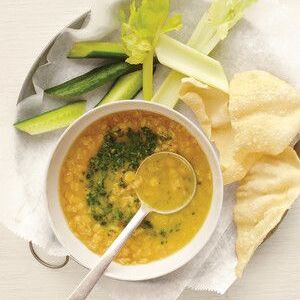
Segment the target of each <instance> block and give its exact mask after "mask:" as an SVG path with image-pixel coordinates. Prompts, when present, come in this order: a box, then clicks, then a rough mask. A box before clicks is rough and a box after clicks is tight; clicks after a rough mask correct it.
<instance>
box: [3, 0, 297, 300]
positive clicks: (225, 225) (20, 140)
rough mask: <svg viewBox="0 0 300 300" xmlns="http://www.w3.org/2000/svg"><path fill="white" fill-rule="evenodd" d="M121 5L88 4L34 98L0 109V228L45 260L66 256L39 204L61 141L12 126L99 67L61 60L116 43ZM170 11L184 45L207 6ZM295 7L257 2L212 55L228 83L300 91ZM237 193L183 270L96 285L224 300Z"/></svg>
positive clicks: (230, 277) (92, 98) (136, 294)
mask: <svg viewBox="0 0 300 300" xmlns="http://www.w3.org/2000/svg"><path fill="white" fill-rule="evenodd" d="M123 2H128V1H127V0H126V1H121V0H110V1H109V0H98V1H96V0H95V1H94V2H93V6H92V15H91V18H89V17H88V18H87V20H86V22H85V23H84V28H83V29H81V30H77V31H75V30H66V31H65V32H64V33H63V34H62V35H60V36H59V37H58V39H57V40H56V42H55V44H54V46H53V47H52V49H51V50H50V52H49V53H48V57H47V58H48V61H49V63H48V64H46V65H44V66H41V67H39V69H38V70H37V72H36V73H35V74H34V76H33V83H34V87H35V90H36V93H37V94H36V95H33V96H31V97H29V98H28V99H26V100H24V101H22V102H21V103H20V104H19V105H18V108H17V109H16V107H15V106H13V105H6V103H5V101H1V102H0V128H1V146H0V178H1V192H2V199H1V202H0V221H1V222H2V223H3V224H4V225H6V226H7V227H8V228H9V229H10V230H12V231H13V232H14V233H15V234H17V235H19V236H20V237H22V238H24V239H26V240H32V241H33V242H34V243H35V244H37V245H39V246H41V247H43V248H45V249H46V250H47V251H48V253H49V254H53V255H64V254H66V253H65V250H64V249H63V247H62V246H61V245H60V244H59V243H58V241H57V240H56V238H55V236H54V234H53V232H52V230H51V227H50V225H49V222H48V217H47V209H46V200H45V197H44V178H45V173H46V167H47V161H48V160H49V156H50V154H51V152H52V150H53V148H54V146H55V143H56V141H57V139H58V137H59V136H60V135H61V133H62V132H63V131H62V130H61V131H58V132H54V133H50V134H45V135H41V136H35V137H31V136H28V135H25V134H22V133H19V132H16V131H15V130H14V129H13V127H12V125H11V124H12V123H13V119H14V118H16V117H15V115H16V113H17V118H18V119H23V118H26V117H28V116H31V115H33V114H35V113H37V112H41V111H45V110H49V109H50V108H53V107H56V106H60V105H62V104H63V103H64V101H62V100H55V99H49V98H48V97H46V96H45V97H43V89H44V88H46V87H49V86H52V85H54V84H57V83H61V82H63V81H64V80H66V79H70V78H72V77H74V76H76V75H79V74H82V73H84V72H86V71H88V70H90V69H92V68H93V67H95V66H97V65H98V64H99V60H94V59H92V60H75V61H74V60H68V59H66V58H65V57H66V53H67V51H68V49H69V48H70V46H71V44H72V43H73V41H74V40H84V39H95V38H97V39H101V38H105V39H116V38H117V37H118V34H117V33H116V32H115V30H116V29H117V28H118V22H117V19H116V15H117V14H116V10H117V9H118V7H119V6H120V5H121V4H122V3H123ZM172 5H173V9H174V10H176V11H178V12H180V13H182V15H183V20H184V28H183V30H182V31H181V32H180V33H175V34H173V35H174V36H175V37H176V38H178V39H180V40H181V41H183V42H185V41H186V40H187V39H188V37H189V36H190V35H191V33H192V31H193V28H194V27H195V24H197V22H198V21H199V19H200V17H201V15H202V13H203V12H204V11H205V10H206V9H207V8H208V6H209V3H208V2H206V1H199V0H185V1H183V0H173V1H172ZM299 15H300V2H299V1H298V0H289V1H286V0H260V1H259V2H258V3H257V4H256V5H254V6H253V7H251V8H250V9H249V11H248V12H247V16H246V18H245V20H243V21H241V22H240V23H239V24H238V25H237V26H236V27H235V28H234V30H233V31H232V32H231V34H230V36H229V37H228V38H227V39H226V40H225V41H224V42H222V43H221V45H220V46H219V47H218V48H217V49H216V50H215V51H214V53H213V54H212V55H213V56H214V57H215V58H216V59H219V60H220V61H221V62H222V64H223V65H224V68H225V70H226V73H227V74H228V77H229V78H230V77H231V76H232V74H233V73H235V72H239V71H245V70H250V69H263V70H266V71H269V72H272V73H274V74H275V75H277V76H278V77H280V78H282V79H284V80H286V81H288V82H290V83H291V84H293V85H295V86H296V87H298V88H299V87H300V76H299V75H300V60H299V53H300V35H299V28H300V18H299ZM166 72H167V70H166V69H165V68H163V67H160V68H159V70H157V72H156V75H155V77H156V78H155V81H156V85H158V84H159V83H160V82H161V81H162V79H163V78H164V76H165V74H166ZM104 91H105V88H101V89H98V90H97V91H94V92H92V93H89V94H88V95H87V96H85V97H84V99H87V100H89V107H92V106H93V104H94V103H96V101H98V100H99V99H100V97H101V95H102V94H103V93H104ZM178 109H179V110H180V111H181V112H182V113H184V114H186V115H188V116H189V117H191V118H193V115H192V114H191V112H190V111H189V110H188V109H187V108H186V107H184V106H183V105H179V106H178ZM234 189H235V186H234V185H231V186H228V187H226V188H225V198H224V205H223V209H222V215H221V218H220V221H219V224H218V226H217V229H216V231H215V232H214V234H213V236H212V238H211V239H210V241H209V242H208V244H207V245H206V246H205V247H204V248H203V249H202V250H201V251H200V253H199V254H198V255H197V256H196V257H195V258H194V259H193V260H192V261H191V262H190V263H188V264H187V265H186V266H184V267H182V268H180V269H179V270H177V271H176V272H173V273H172V274H169V275H167V276H164V277H162V278H159V279H155V280H151V281H145V282H139V283H134V282H121V281H117V280H112V279H109V278H103V279H102V280H101V284H102V286H103V289H105V290H106V291H107V293H108V294H110V296H112V297H113V298H114V299H122V300H125V299H131V300H135V299H136V300H142V299H145V300H148V299H149V300H150V299H151V300H152V299H158V300H160V299H168V300H170V299H171V300H172V299H176V298H177V297H178V296H179V295H180V294H181V292H182V291H183V289H184V288H186V287H190V288H193V289H195V290H211V291H216V292H218V293H224V292H225V291H226V290H227V289H228V288H229V287H230V285H231V284H232V283H233V282H234V280H235V279H236V277H235V273H234V267H235V264H236V257H235V252H234V243H235V229H234V225H233V223H232V208H233V203H234Z"/></svg>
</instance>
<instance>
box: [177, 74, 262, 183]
mask: <svg viewBox="0 0 300 300" xmlns="http://www.w3.org/2000/svg"><path fill="white" fill-rule="evenodd" d="M180 99H181V100H182V101H183V102H184V103H185V104H186V105H187V106H189V107H190V109H191V110H192V111H193V112H194V113H195V115H196V117H197V119H198V121H199V123H200V125H201V127H202V128H203V129H204V131H205V132H206V134H207V136H208V137H209V138H210V139H211V140H212V141H213V142H214V143H215V144H216V147H217V148H218V150H219V153H220V163H221V168H222V171H223V179H224V183H225V184H228V183H231V182H234V181H237V180H239V179H241V178H243V177H244V176H245V174H246V172H247V171H248V170H249V168H250V167H251V166H252V165H253V164H254V162H255V161H256V160H257V159H258V158H259V157H260V156H261V155H259V156H258V155H253V156H251V157H249V158H247V159H246V160H244V161H237V160H236V159H235V156H234V154H235V144H234V132H233V130H232V127H231V122H230V116H229V110H228V101H229V96H228V95H227V94H225V93H224V92H222V91H219V90H217V89H215V88H212V87H209V86H207V85H205V84H202V83H201V82H199V81H197V80H195V79H193V78H184V79H182V85H181V89H180Z"/></svg>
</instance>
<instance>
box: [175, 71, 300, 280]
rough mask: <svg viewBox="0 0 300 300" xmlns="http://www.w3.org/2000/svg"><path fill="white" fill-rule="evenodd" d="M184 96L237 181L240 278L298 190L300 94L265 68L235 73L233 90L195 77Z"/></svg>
mask: <svg viewBox="0 0 300 300" xmlns="http://www.w3.org/2000/svg"><path fill="white" fill-rule="evenodd" d="M180 98H181V100H183V101H184V102H185V103H186V104H187V105H188V106H189V107H190V108H191V109H192V110H193V112H194V113H195V115H196V117H197V119H198V120H199V122H200V124H201V126H202V128H203V129H204V131H205V132H206V134H207V136H208V137H209V138H210V139H211V141H213V142H214V143H215V145H216V147H217V148H218V150H219V153H220V162H221V167H222V172H223V177H224V183H225V184H230V183H232V182H236V181H239V187H238V189H237V193H236V205H235V209H234V220H235V224H236V228H237V240H236V253H237V257H238V265H237V268H236V273H237V276H239V277H240V276H241V275H242V273H243V271H244V268H245V266H246V264H247V263H248V261H249V260H250V258H251V256H252V255H253V253H254V251H255V250H256V248H257V247H258V246H259V245H260V244H261V243H262V242H263V241H264V239H265V238H266V237H267V235H268V233H269V232H270V231H272V229H274V228H275V227H276V225H277V224H278V223H279V222H280V220H281V219H282V217H283V215H284V214H285V213H286V211H287V210H288V209H289V208H290V207H291V205H292V204H293V202H294V201H295V200H296V198H297V197H298V196H299V194H300V161H299V158H298V156H297V153H296V152H295V150H294V149H293V145H294V144H295V142H296V139H297V134H298V133H300V92H299V91H297V90H296V89H295V88H293V87H292V86H290V85H289V84H288V83H286V82H284V81H282V80H280V79H279V78H277V77H275V76H273V75H271V74H269V73H267V72H264V71H250V72H244V73H240V74H236V75H235V76H234V78H233V79H232V81H231V82H230V88H229V94H225V93H223V92H222V91H219V90H216V89H214V88H211V87H209V86H207V85H204V84H202V83H200V82H198V81H195V80H194V79H190V78H184V79H183V80H182V85H181V90H180Z"/></svg>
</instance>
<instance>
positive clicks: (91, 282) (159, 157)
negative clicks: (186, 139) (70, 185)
mask: <svg viewBox="0 0 300 300" xmlns="http://www.w3.org/2000/svg"><path fill="white" fill-rule="evenodd" d="M166 157H168V158H171V159H173V160H176V161H177V163H180V164H182V165H184V166H185V167H186V169H187V170H188V172H189V175H190V176H191V177H190V178H191V179H192V182H191V183H192V189H191V190H190V191H189V194H188V195H186V198H185V199H183V200H184V201H181V203H180V205H179V206H178V207H169V209H168V210H162V209H157V208H155V207H151V206H150V205H149V204H147V199H142V197H141V193H140V188H138V189H137V195H138V197H139V199H140V201H141V207H140V209H139V210H138V211H137V213H136V214H135V216H134V217H133V218H132V219H131V221H130V222H129V223H128V225H127V226H126V227H125V228H124V230H123V231H122V232H121V233H120V235H119V236H118V237H117V238H116V239H115V240H114V242H113V243H112V244H111V246H110V247H109V248H108V249H107V250H106V252H105V253H104V254H103V256H102V257H101V259H100V261H99V263H98V264H97V265H96V266H95V267H94V268H93V269H92V270H91V271H90V272H89V273H88V274H87V275H86V277H85V278H84V279H83V280H82V281H81V283H80V284H79V286H78V287H77V288H76V289H75V290H74V291H73V293H72V294H71V295H70V297H69V298H68V299H69V300H82V299H86V298H87V296H88V295H89V294H90V292H91V291H92V289H93V288H94V286H95V284H96V283H97V282H98V280H99V279H100V277H101V276H102V275H103V273H104V272H105V270H106V269H107V268H108V266H109V265H110V263H111V262H112V260H113V259H114V257H116V255H117V254H118V253H119V252H120V250H121V249H122V247H123V246H124V244H125V242H126V241H127V240H128V238H129V237H130V236H131V234H132V233H133V231H134V230H135V229H136V228H137V227H138V226H139V225H140V223H141V222H142V221H143V219H144V218H145V217H146V216H147V215H148V214H149V213H150V212H157V213H159V214H172V213H175V212H178V211H179V210H181V209H183V208H184V207H186V206H187V205H188V204H189V203H190V201H191V200H192V199H193V197H194V195H195V192H196V174H195V171H194V169H193V167H192V166H191V164H190V163H189V162H188V161H187V160H186V159H185V158H184V157H182V156H180V155H178V154H175V153H172V152H159V153H156V154H153V155H151V156H149V157H148V158H146V159H145V160H144V161H143V162H142V164H141V165H140V167H139V168H138V170H137V176H139V174H142V173H143V171H145V170H146V168H148V167H149V164H151V163H153V162H154V163H155V167H156V168H157V167H158V168H160V165H159V163H158V162H159V161H161V162H164V161H165V158H166ZM159 171H160V172H163V171H164V169H163V167H162V168H161V169H160V170H159ZM161 196H162V197H163V196H164V195H161Z"/></svg>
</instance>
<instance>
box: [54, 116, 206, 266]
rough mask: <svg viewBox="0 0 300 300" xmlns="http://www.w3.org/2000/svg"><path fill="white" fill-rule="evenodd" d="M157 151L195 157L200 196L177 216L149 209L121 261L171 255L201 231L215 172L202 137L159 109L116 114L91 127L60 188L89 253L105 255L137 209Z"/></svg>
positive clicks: (69, 216)
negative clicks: (142, 179)
mask: <svg viewBox="0 0 300 300" xmlns="http://www.w3.org/2000/svg"><path fill="white" fill-rule="evenodd" d="M158 152H174V153H178V154H179V155H181V156H183V157H184V158H186V159H187V161H188V162H190V164H191V165H192V167H193V169H194V171H195V174H196V179H197V188H196V193H195V196H194V198H193V199H192V201H191V202H190V204H189V205H188V206H186V207H185V208H184V209H182V210H180V211H179V212H177V213H174V214H171V215H160V214H157V213H151V214H149V215H148V216H147V217H146V219H145V220H144V221H143V222H142V224H141V225H140V226H139V228H138V229H136V230H135V232H134V234H133V236H132V237H131V238H130V239H129V240H128V242H127V243H126V244H125V246H124V247H123V249H122V250H121V252H120V253H119V255H118V256H117V258H116V261H117V262H119V263H122V264H143V263H148V262H151V261H154V260H157V259H161V258H164V257H166V256H168V255H170V254H172V253H174V252H175V251H177V250H179V249H180V248H182V247H184V246H185V245H186V244H187V243H188V242H189V241H190V240H191V239H192V238H193V237H194V236H195V234H196V233H197V232H198V231H199V229H200V228H201V226H202V224H203V223H204V221H205V219H206V217H207V214H208V212H209V209H210V204H211V199H212V176H211V171H210V168H209V164H208V161H207V159H206V157H205V154H204V153H203V151H202V150H201V148H200V147H199V145H198V143H197V141H196V139H195V138H194V137H193V136H192V135H191V134H190V133H189V132H188V131H187V130H186V129H185V128H184V127H183V126H182V125H180V124H178V123H177V122H175V121H172V120H170V119H168V118H166V117H164V116H161V115H158V114H154V113H149V112H143V111H128V112H122V113H116V114H112V115H109V116H107V117H105V118H102V119H100V120H99V121H96V122H95V123H93V124H91V125H90V126H89V127H88V128H86V129H85V130H84V131H83V132H82V133H81V134H80V136H79V137H78V138H77V139H76V141H75V142H74V144H73V145H72V146H71V148H70V150H69V152H68V154H67V156H66V158H65V160H64V163H63V165H62V168H61V174H60V183H59V189H60V190H59V193H60V201H61V205H62V208H63V211H64V214H65V217H66V220H67V222H68V224H69V226H70V228H71V230H72V231H73V233H74V234H75V235H76V236H77V238H78V239H80V240H81V241H82V242H83V243H84V244H85V245H86V246H87V247H88V248H89V249H90V250H92V251H94V252H95V253H97V254H100V255H101V254H103V253H104V252H105V250H106V249H107V248H108V247H109V246H110V245H111V243H112V242H113V240H114V239H115V238H116V237H117V236H118V235H119V233H120V232H121V231H122V230H123V228H124V227H125V226H126V225H127V224H128V222H129V221H130V219H131V218H132V217H133V215H134V214H135V213H136V212H137V210H138V208H139V207H140V201H139V199H138V197H137V195H136V188H137V180H136V170H137V169H138V167H139V165H140V164H141V162H142V161H143V160H144V159H146V158H147V157H148V156H150V155H152V154H154V153H158Z"/></svg>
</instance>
